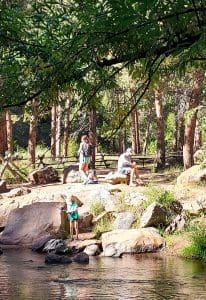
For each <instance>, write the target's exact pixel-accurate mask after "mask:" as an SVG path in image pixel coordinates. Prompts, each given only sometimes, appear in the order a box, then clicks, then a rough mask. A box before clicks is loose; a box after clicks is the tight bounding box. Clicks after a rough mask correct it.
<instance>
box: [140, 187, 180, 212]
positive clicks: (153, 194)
mask: <svg viewBox="0 0 206 300" xmlns="http://www.w3.org/2000/svg"><path fill="white" fill-rule="evenodd" d="M146 195H147V197H148V198H149V201H147V203H146V202H145V205H147V206H148V205H150V204H151V203H152V202H158V203H160V204H162V205H163V206H165V207H167V208H168V207H169V206H170V205H171V203H172V202H173V201H175V197H174V194H173V193H172V192H170V191H166V190H163V189H161V188H158V189H157V188H156V187H154V186H149V187H148V190H147V192H146ZM147 206H146V207H147Z"/></svg>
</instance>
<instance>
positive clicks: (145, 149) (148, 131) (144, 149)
mask: <svg viewBox="0 0 206 300" xmlns="http://www.w3.org/2000/svg"><path fill="white" fill-rule="evenodd" d="M151 118H152V108H150V111H149V116H148V119H147V127H146V131H145V137H144V143H143V147H142V154H143V155H146V154H147V145H148V140H149V134H150V125H151Z"/></svg>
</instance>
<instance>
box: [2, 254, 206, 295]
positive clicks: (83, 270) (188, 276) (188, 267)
mask: <svg viewBox="0 0 206 300" xmlns="http://www.w3.org/2000/svg"><path fill="white" fill-rule="evenodd" d="M0 299H2V300H3V299H5V300H7V299H12V300H13V299H15V300H16V299H17V300H18V299H35V300H41V299H42V300H43V299H46V300H47V299H125V300H127V299H191V300H194V299H198V300H199V299H200V300H201V299H206V264H203V263H201V262H198V261H187V260H183V259H177V258H174V257H168V258H165V257H160V255H135V256H130V255H127V256H123V258H91V259H90V263H89V264H88V265H83V266H82V265H78V264H76V263H72V264H70V265H65V266H62V265H61V266H57V265H55V266H51V265H50V266H47V265H45V264H44V255H40V254H36V253H32V252H30V251H21V252H20V251H14V250H12V251H11V250H10V251H8V250H7V251H6V250H5V251H4V254H3V255H2V256H0Z"/></svg>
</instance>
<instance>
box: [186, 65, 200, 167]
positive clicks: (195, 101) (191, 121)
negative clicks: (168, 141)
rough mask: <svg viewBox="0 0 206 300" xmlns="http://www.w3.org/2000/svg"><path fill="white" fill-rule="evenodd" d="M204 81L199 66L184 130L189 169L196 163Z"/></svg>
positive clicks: (195, 75)
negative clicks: (196, 131)
mask: <svg viewBox="0 0 206 300" xmlns="http://www.w3.org/2000/svg"><path fill="white" fill-rule="evenodd" d="M203 82H204V71H203V69H201V68H199V69H197V70H196V72H195V74H194V83H193V88H192V93H191V98H190V102H189V109H188V111H189V112H190V115H189V116H188V120H187V122H186V125H185V132H184V146H183V161H184V168H185V169H188V168H190V167H191V166H193V165H194V159H193V150H194V149H193V146H194V135H195V126H196V119H197V109H195V108H197V107H198V105H199V103H200V98H201V94H202V89H203Z"/></svg>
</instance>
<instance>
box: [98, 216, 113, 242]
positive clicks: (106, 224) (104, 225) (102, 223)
mask: <svg viewBox="0 0 206 300" xmlns="http://www.w3.org/2000/svg"><path fill="white" fill-rule="evenodd" d="M113 221H114V220H113V218H112V216H109V215H106V216H105V217H103V218H101V219H100V220H99V221H98V222H97V224H96V225H95V226H94V228H93V232H94V234H95V237H96V238H99V237H100V236H101V234H102V233H104V232H107V231H111V230H112V224H113Z"/></svg>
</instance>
